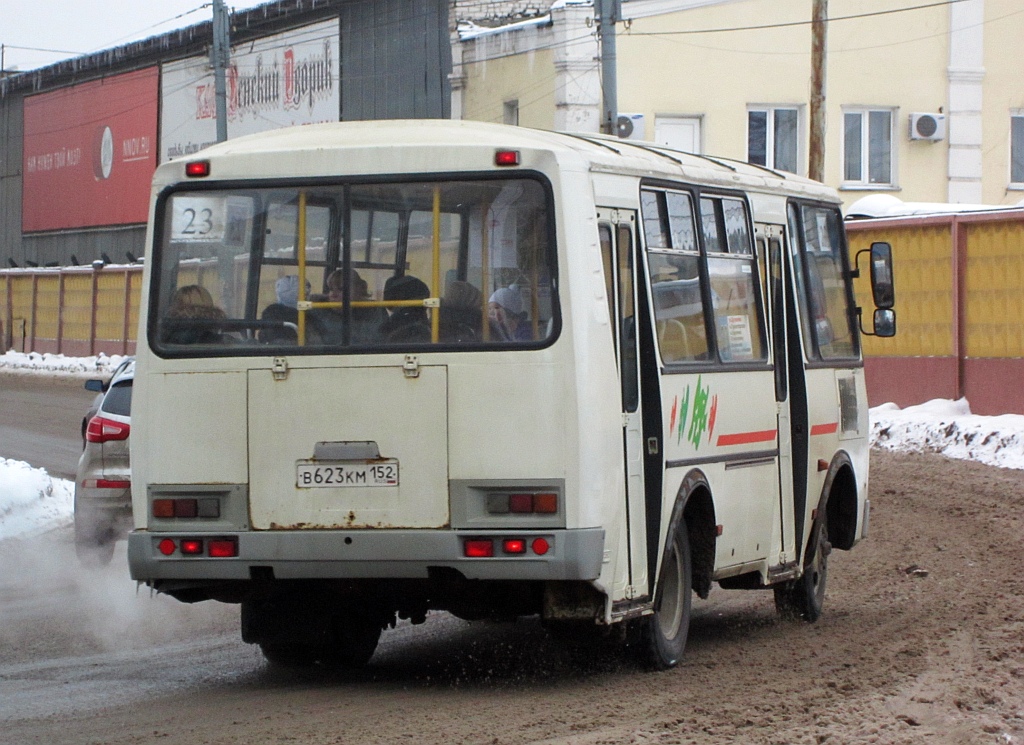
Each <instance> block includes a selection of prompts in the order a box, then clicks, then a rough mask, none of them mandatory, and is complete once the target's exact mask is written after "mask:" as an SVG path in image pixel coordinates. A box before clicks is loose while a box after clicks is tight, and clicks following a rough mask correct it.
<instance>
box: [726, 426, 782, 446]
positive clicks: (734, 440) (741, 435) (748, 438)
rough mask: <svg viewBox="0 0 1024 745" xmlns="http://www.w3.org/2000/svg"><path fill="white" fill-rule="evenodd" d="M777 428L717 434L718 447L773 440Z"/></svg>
mask: <svg viewBox="0 0 1024 745" xmlns="http://www.w3.org/2000/svg"><path fill="white" fill-rule="evenodd" d="M777 434H778V430H777V429H766V430H764V431H763V432H737V433H736V434H734V435H719V436H718V442H717V443H716V444H717V445H718V447H725V446H727V445H750V444H751V443H754V442H774V441H775V437H776V435H777Z"/></svg>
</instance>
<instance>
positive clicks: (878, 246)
mask: <svg viewBox="0 0 1024 745" xmlns="http://www.w3.org/2000/svg"><path fill="white" fill-rule="evenodd" d="M871 294H872V295H873V296H874V300H875V307H877V308H881V309H882V310H889V309H890V308H892V306H893V304H894V303H895V302H896V291H895V288H894V287H893V282H892V246H890V245H889V244H888V243H882V242H878V243H872V244H871ZM875 319H876V321H877V319H878V315H877V314H876V315H875ZM892 325H893V328H895V326H896V317H895V315H894V316H893V324H892ZM879 336H892V334H879Z"/></svg>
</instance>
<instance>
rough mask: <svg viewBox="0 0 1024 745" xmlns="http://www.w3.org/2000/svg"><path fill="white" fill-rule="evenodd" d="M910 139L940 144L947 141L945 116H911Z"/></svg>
mask: <svg viewBox="0 0 1024 745" xmlns="http://www.w3.org/2000/svg"><path fill="white" fill-rule="evenodd" d="M910 139H912V140H929V141H931V142H938V141H939V140H944V139H946V117H945V115H944V114H911V115H910Z"/></svg>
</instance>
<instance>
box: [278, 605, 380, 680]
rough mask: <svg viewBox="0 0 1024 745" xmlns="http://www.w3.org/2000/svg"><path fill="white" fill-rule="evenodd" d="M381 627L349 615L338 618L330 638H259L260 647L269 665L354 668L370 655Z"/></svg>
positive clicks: (373, 650)
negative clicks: (300, 640) (309, 640)
mask: <svg viewBox="0 0 1024 745" xmlns="http://www.w3.org/2000/svg"><path fill="white" fill-rule="evenodd" d="M381 631H382V629H381V627H380V625H379V624H376V623H374V622H372V621H369V620H367V619H363V618H359V617H355V616H353V617H349V618H342V619H339V620H338V622H337V623H336V625H335V633H334V634H333V635H332V636H333V638H332V639H331V641H330V642H327V643H322V644H309V643H295V642H278V641H274V642H261V643H260V650H261V651H262V652H263V656H264V657H265V658H266V660H267V662H269V663H270V664H272V665H282V666H287V667H308V666H311V665H315V664H320V665H323V666H324V667H332V668H358V667H363V666H364V665H366V663H367V662H369V661H370V658H371V657H373V653H374V652H375V651H376V649H377V642H378V641H380V635H381Z"/></svg>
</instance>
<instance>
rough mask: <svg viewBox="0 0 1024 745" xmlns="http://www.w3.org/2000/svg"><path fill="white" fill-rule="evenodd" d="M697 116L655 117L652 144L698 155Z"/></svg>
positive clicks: (698, 125) (698, 118)
mask: <svg viewBox="0 0 1024 745" xmlns="http://www.w3.org/2000/svg"><path fill="white" fill-rule="evenodd" d="M700 134H701V132H700V117H699V116H657V117H655V119H654V142H655V144H657V145H665V146H666V147H671V148H674V149H675V150H682V151H683V152H685V153H700V152H701V146H700V141H701V137H700Z"/></svg>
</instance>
